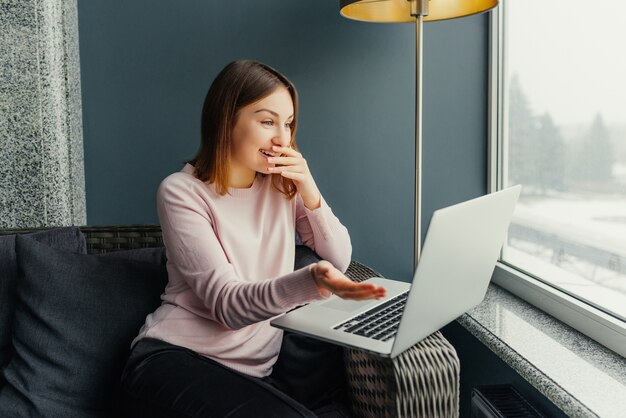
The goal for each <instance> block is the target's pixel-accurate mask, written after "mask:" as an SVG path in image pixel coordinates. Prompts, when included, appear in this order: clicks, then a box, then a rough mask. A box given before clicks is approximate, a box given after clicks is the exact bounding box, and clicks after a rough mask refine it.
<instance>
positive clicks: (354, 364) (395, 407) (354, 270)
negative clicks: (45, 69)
mask: <svg viewBox="0 0 626 418" xmlns="http://www.w3.org/2000/svg"><path fill="white" fill-rule="evenodd" d="M44 229H51V228H33V229H12V230H8V229H6V230H1V231H0V235H6V234H15V233H27V232H34V231H41V230H44ZM80 229H81V231H82V232H83V233H84V234H85V237H86V241H87V252H88V253H89V254H96V253H104V252H109V251H120V250H125V249H133V248H143V247H158V246H162V245H163V239H162V237H161V228H160V226H159V225H105V226H81V227H80ZM346 276H347V277H349V278H350V279H352V280H354V281H358V282H360V281H363V280H366V279H368V278H370V277H383V276H382V275H381V274H379V273H378V272H376V271H375V270H372V269H371V268H369V267H367V266H365V265H363V264H361V263H359V262H358V261H352V262H351V263H350V266H349V267H348V270H347V271H346ZM344 357H345V362H346V375H347V378H348V385H349V392H350V393H349V395H350V400H351V408H352V412H353V413H354V415H355V416H358V417H376V418H382V417H407V418H408V417H428V418H434V417H458V416H459V393H460V392H459V391H460V387H459V382H460V377H459V373H460V364H459V359H458V357H457V355H456V351H455V350H454V347H452V345H451V344H450V343H449V342H448V341H447V340H446V339H445V338H444V337H443V335H441V333H440V332H439V331H437V332H435V333H433V334H432V335H430V336H428V337H426V338H425V339H423V340H422V341H420V342H419V343H417V344H416V345H415V346H413V347H411V348H410V349H408V350H407V351H405V352H404V353H402V354H401V355H399V356H398V357H396V358H395V359H393V360H392V359H388V358H383V357H378V356H375V355H372V354H368V353H365V352H363V351H359V350H352V349H346V350H345V351H344Z"/></svg>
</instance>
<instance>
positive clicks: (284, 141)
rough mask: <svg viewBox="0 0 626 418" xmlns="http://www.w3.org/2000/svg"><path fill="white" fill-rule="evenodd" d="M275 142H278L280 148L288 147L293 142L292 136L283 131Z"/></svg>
mask: <svg viewBox="0 0 626 418" xmlns="http://www.w3.org/2000/svg"><path fill="white" fill-rule="evenodd" d="M275 142H278V143H277V144H276V145H278V146H281V147H288V146H289V143H290V142H291V134H290V133H289V132H286V131H284V130H283V131H281V132H280V133H279V134H278V135H277V137H276V141H275Z"/></svg>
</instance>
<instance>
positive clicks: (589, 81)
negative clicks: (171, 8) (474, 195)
mask: <svg viewBox="0 0 626 418" xmlns="http://www.w3.org/2000/svg"><path fill="white" fill-rule="evenodd" d="M580 6H581V4H577V3H576V4H574V3H572V2H571V1H569V0H551V1H545V0H502V1H501V2H500V6H499V8H498V10H497V11H496V12H494V14H493V15H492V17H493V21H494V24H493V26H492V28H493V34H492V51H493V53H494V55H493V64H492V80H493V83H492V86H493V89H494V90H493V97H494V100H493V104H494V107H493V109H492V117H493V118H494V120H493V121H492V128H493V131H492V141H494V142H493V147H492V149H493V151H492V154H491V158H492V183H493V184H492V188H496V187H506V186H509V185H513V184H522V188H523V190H522V195H521V197H520V200H519V203H518V206H517V208H516V211H515V214H514V218H513V221H512V225H511V227H510V229H509V235H508V239H507V242H506V244H505V246H504V248H503V251H502V256H501V260H500V264H499V267H498V269H497V272H496V276H499V277H497V278H496V277H495V276H494V280H495V281H496V283H498V284H502V283H504V284H503V285H504V287H507V286H506V282H507V280H508V282H511V283H512V281H513V282H514V281H517V283H512V284H510V286H509V287H510V289H509V290H512V291H514V293H520V292H521V293H524V289H526V290H529V289H534V290H533V291H535V292H539V293H537V294H535V296H528V297H526V298H527V299H532V300H529V301H531V302H532V303H534V304H536V305H538V306H539V305H542V306H539V307H540V308H542V309H544V310H546V311H548V312H550V313H552V314H553V315H555V316H557V317H559V315H561V317H559V319H561V320H563V321H564V322H566V323H568V324H570V325H572V326H575V327H577V328H578V329H579V330H581V331H583V332H585V333H586V334H588V335H590V336H592V337H593V338H595V339H598V340H599V341H600V342H601V343H603V344H605V345H607V346H608V347H609V348H611V349H613V350H614V351H618V352H620V354H622V355H626V354H625V353H624V350H626V326H625V323H626V55H624V54H623V53H622V52H621V48H622V44H623V40H624V39H626V26H624V25H623V23H622V22H621V18H622V16H624V14H626V4H624V2H623V1H621V0H598V1H596V2H594V3H593V5H592V7H591V9H590V8H585V7H580ZM503 277H508V279H507V280H505V279H503ZM520 278H523V279H520ZM519 280H523V284H520V282H519ZM518 291H519V292H518ZM546 295H548V299H546ZM520 296H522V297H525V295H520ZM526 296H527V295H526ZM541 299H543V302H541ZM555 301H556V303H560V304H561V305H562V306H560V307H559V306H548V305H550V304H552V303H554V302H555ZM557 312H560V314H559V315H557ZM576 313H578V314H580V315H582V316H583V317H584V318H582V320H583V321H585V320H586V321H588V322H587V324H586V325H585V324H583V325H580V324H579V323H578V322H579V321H578V320H577V319H576V318H575V317H576ZM589 320H591V322H589ZM594 321H595V323H594ZM594 327H595V329H594ZM604 328H607V329H608V331H607V330H605V329H604ZM605 331H606V332H608V333H609V335H608V336H607V335H606V333H605Z"/></svg>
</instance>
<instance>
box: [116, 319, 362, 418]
mask: <svg viewBox="0 0 626 418" xmlns="http://www.w3.org/2000/svg"><path fill="white" fill-rule="evenodd" d="M121 398H122V404H121V408H123V410H124V413H125V414H126V416H128V417H137V418H141V417H193V418H199V417H203V418H204V417H231V418H235V417H237V418H241V417H255V418H256V417H258V418H262V417H280V418H286V417H316V416H319V417H328V418H330V417H344V416H346V417H347V416H349V412H348V409H347V405H348V401H347V398H346V391H345V368H344V362H343V355H342V349H341V348H340V347H338V346H335V345H333V344H328V343H325V342H322V341H318V340H315V339H312V338H308V337H305V336H301V335H298V334H294V333H290V332H287V331H285V333H284V336H283V343H282V346H281V351H280V354H279V356H278V360H277V362H276V364H275V365H274V368H273V370H272V374H271V376H267V377H264V378H256V377H252V376H249V375H246V374H243V373H240V372H238V371H236V370H233V369H231V368H229V367H226V366H223V365H222V364H220V363H218V362H216V361H214V360H211V359H209V358H207V357H204V356H202V355H200V354H198V353H196V352H194V351H193V350H190V349H187V348H184V347H180V346H176V345H172V344H169V343H167V342H165V341H161V340H156V339H152V338H144V339H142V340H140V341H139V342H138V343H137V344H136V345H135V346H134V347H133V350H132V352H131V354H130V356H129V358H128V361H127V363H126V367H125V369H124V372H123V374H122V379H121ZM338 410H339V411H341V412H338Z"/></svg>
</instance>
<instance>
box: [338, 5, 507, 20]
mask: <svg viewBox="0 0 626 418" xmlns="http://www.w3.org/2000/svg"><path fill="white" fill-rule="evenodd" d="M497 5H498V0H430V1H428V15H427V16H424V21H425V22H428V21H432V20H444V19H454V18H456V17H463V16H469V15H473V14H476V13H482V12H486V11H488V10H491V9H493V8H494V7H496V6H497ZM339 7H340V10H341V11H340V13H341V15H342V16H344V17H347V18H349V19H354V20H361V21H364V22H380V23H401V22H407V23H408V22H415V17H414V16H411V3H410V2H409V1H408V0H340V2H339Z"/></svg>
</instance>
